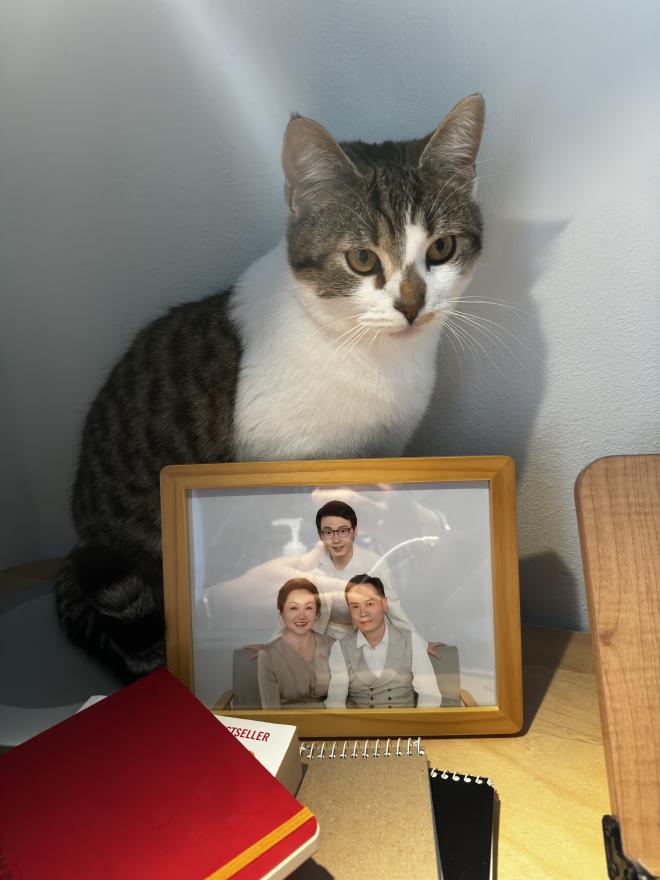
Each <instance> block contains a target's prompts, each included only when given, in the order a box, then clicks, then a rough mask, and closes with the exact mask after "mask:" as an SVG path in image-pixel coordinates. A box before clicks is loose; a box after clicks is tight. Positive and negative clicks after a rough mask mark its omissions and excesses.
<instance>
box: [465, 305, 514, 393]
mask: <svg viewBox="0 0 660 880" xmlns="http://www.w3.org/2000/svg"><path fill="white" fill-rule="evenodd" d="M452 317H454V318H458V317H459V313H457V312H454V314H453V316H452ZM470 326H471V325H470ZM455 327H456V325H455ZM461 330H462V332H463V333H464V334H465V336H466V338H468V339H470V340H471V341H472V342H473V343H474V345H475V346H476V347H477V349H478V350H479V351H481V352H482V354H483V355H484V356H485V357H486V358H487V359H488V361H489V363H490V365H491V366H492V367H493V369H494V370H495V371H496V372H497V373H499V374H500V376H501V377H502V378H503V379H506V378H507V376H506V374H505V373H504V372H503V371H502V369H501V368H500V366H499V364H497V363H496V361H495V360H494V358H493V357H492V355H491V354H490V352H489V351H488V349H487V348H486V347H485V346H484V345H483V344H482V342H481V341H480V340H479V339H478V338H477V337H476V336H475V335H474V334H473V333H471V332H470V330H468V329H467V328H466V327H464V326H463V327H461Z"/></svg>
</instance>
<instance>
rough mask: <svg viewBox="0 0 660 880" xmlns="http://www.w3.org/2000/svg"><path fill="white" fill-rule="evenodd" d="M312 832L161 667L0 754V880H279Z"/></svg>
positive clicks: (303, 812)
mask: <svg viewBox="0 0 660 880" xmlns="http://www.w3.org/2000/svg"><path fill="white" fill-rule="evenodd" d="M317 838H318V827H317V824H316V819H315V818H314V816H313V814H312V813H311V812H310V811H309V810H308V809H307V808H306V807H303V806H302V805H301V804H300V803H298V801H297V800H296V799H295V798H294V797H292V795H290V794H289V792H288V791H287V790H286V789H285V788H284V787H283V786H282V785H281V784H280V783H279V782H278V781H277V780H276V779H275V778H274V777H273V776H271V774H270V773H269V772H268V771H267V770H266V769H265V768H264V767H262V765H261V764H260V763H259V762H258V761H257V760H256V759H255V758H253V757H252V755H251V754H250V753H249V752H248V750H247V749H246V748H245V747H244V746H243V745H241V743H239V742H238V741H237V740H236V739H235V738H234V736H232V734H231V733H230V732H229V731H228V730H226V729H225V728H224V726H223V725H222V724H220V723H219V722H218V721H217V720H216V719H215V718H214V716H213V715H212V714H211V713H210V712H209V711H208V709H206V708H205V707H204V706H203V705H202V704H201V703H200V702H199V701H198V700H197V698H196V697H194V696H193V695H192V694H191V693H190V692H189V691H188V690H186V688H184V687H183V685H181V684H180V683H179V682H178V681H177V680H176V679H175V678H174V676H173V675H171V674H170V673H169V672H168V671H167V670H165V669H159V670H158V671H157V672H153V673H151V675H148V676H146V677H145V678H142V679H140V681H138V682H136V683H135V684H132V685H129V686H128V687H125V688H123V689H122V690H120V691H118V692H117V693H115V694H112V695H111V696H109V697H107V698H106V699H105V700H101V701H100V702H99V703H96V704H95V705H93V706H90V707H89V708H88V709H85V710H84V711H83V712H80V713H78V714H77V715H74V716H73V717H71V718H68V719H67V720H66V721H63V722H61V723H60V724H57V725H56V726H55V727H51V728H50V729H49V730H46V731H44V733H41V734H39V736H36V737H34V738H33V739H31V740H28V741H27V742H25V743H23V744H22V745H20V746H17V747H16V748H15V749H13V750H11V751H9V752H7V753H5V754H4V755H2V756H0V877H1V878H2V880H71V878H73V877H80V878H84V880H96V878H99V880H101V878H102V880H114V878H117V880H133V878H140V880H151V878H153V880H224V878H228V877H236V878H240V880H258V878H266V877H268V878H273V880H275V878H278V877H285V876H287V875H288V873H289V872H290V871H292V870H293V869H294V868H295V867H296V866H297V865H299V864H300V863H301V862H303V861H304V860H305V859H306V858H308V857H309V856H310V855H312V853H313V852H314V850H315V849H316V847H317Z"/></svg>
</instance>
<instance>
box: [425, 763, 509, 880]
mask: <svg viewBox="0 0 660 880" xmlns="http://www.w3.org/2000/svg"><path fill="white" fill-rule="evenodd" d="M429 781H430V784H431V802H432V805H433V816H434V820H435V832H436V839H437V843H438V851H439V854H440V864H441V869H442V874H441V876H442V880H490V878H493V877H494V876H495V847H494V843H495V827H496V807H497V797H496V794H495V789H494V788H493V784H492V782H491V781H490V779H487V778H485V777H483V776H470V775H468V774H463V773H452V772H450V771H447V770H437V769H435V768H432V769H431V770H430V771H429Z"/></svg>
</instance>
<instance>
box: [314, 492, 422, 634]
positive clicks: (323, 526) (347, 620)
mask: <svg viewBox="0 0 660 880" xmlns="http://www.w3.org/2000/svg"><path fill="white" fill-rule="evenodd" d="M316 530H317V532H318V535H319V538H320V539H321V542H322V545H323V549H322V552H320V553H319V554H318V557H317V559H316V560H315V561H316V564H315V567H314V568H313V569H312V570H311V571H310V572H309V574H308V577H309V578H310V580H312V581H313V582H314V583H315V584H316V587H317V589H318V591H319V594H320V596H321V610H320V614H319V618H318V620H317V622H316V626H315V629H316V630H317V631H318V632H321V633H325V634H326V635H328V636H331V637H332V638H333V639H341V638H343V637H344V636H346V635H349V634H350V633H352V632H353V624H352V622H351V616H350V614H349V613H348V607H347V605H346V598H345V596H344V589H345V586H346V582H347V581H349V580H350V579H351V578H352V577H354V576H355V575H358V574H363V573H365V572H366V573H368V574H371V573H377V574H378V577H379V578H381V580H383V582H384V583H385V584H387V585H388V586H387V587H386V591H387V602H388V617H389V619H390V621H391V622H392V623H394V624H396V625H397V626H399V627H401V628H403V629H408V630H414V626H413V624H412V623H411V621H410V619H409V618H408V615H407V614H406V612H405V611H404V610H403V608H402V607H401V600H400V599H399V597H398V596H397V595H396V593H395V592H394V590H393V589H392V588H391V587H390V586H389V584H391V577H390V576H389V571H388V570H387V565H386V563H384V562H381V563H380V564H378V563H379V560H380V558H381V557H380V556H378V555H377V554H376V553H374V552H373V551H372V550H369V549H368V548H367V547H363V546H361V545H360V544H356V543H355V539H356V537H357V533H358V524H357V516H356V514H355V511H354V510H353V508H352V507H351V506H350V505H348V504H346V503H345V502H343V501H328V502H327V503H326V504H324V505H323V507H321V508H320V509H319V510H318V511H317V513H316Z"/></svg>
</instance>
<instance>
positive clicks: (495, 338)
mask: <svg viewBox="0 0 660 880" xmlns="http://www.w3.org/2000/svg"><path fill="white" fill-rule="evenodd" d="M456 317H457V318H458V319H459V320H462V321H463V322H464V325H465V324H467V326H468V327H470V328H471V330H476V331H479V332H481V333H482V334H483V335H484V336H485V338H486V339H487V340H489V341H490V342H492V343H493V344H494V345H495V347H496V348H497V349H498V351H500V352H503V351H506V352H507V353H508V354H509V356H510V357H511V358H512V359H513V361H515V363H516V364H517V365H518V366H519V367H521V368H522V369H523V370H525V372H529V366H528V365H527V364H525V363H524V362H523V361H522V360H521V359H520V358H519V357H518V355H517V354H516V353H515V351H514V350H513V349H512V348H511V346H509V345H508V344H507V343H506V341H505V340H503V339H502V338H501V336H499V335H498V333H497V331H496V330H494V329H493V328H492V327H488V326H485V325H483V324H481V323H479V321H478V320H475V319H473V318H471V317H470V316H469V315H465V314H464V313H459V312H457V313H456ZM463 329H464V330H465V332H468V331H467V329H466V328H465V326H464V327H463ZM500 329H505V328H500ZM514 338H515V337H514ZM475 340H476V337H475ZM488 357H489V360H490V361H491V363H493V365H494V362H493V359H492V358H491V357H490V356H488ZM498 372H499V373H500V375H502V376H503V375H504V374H503V373H502V372H501V370H499V369H498Z"/></svg>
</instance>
